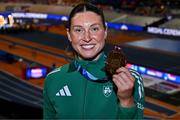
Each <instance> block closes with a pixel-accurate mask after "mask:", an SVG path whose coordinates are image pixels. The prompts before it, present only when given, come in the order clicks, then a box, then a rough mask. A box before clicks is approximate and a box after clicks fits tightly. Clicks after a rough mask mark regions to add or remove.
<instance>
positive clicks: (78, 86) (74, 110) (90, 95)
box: [43, 55, 144, 119]
mask: <svg viewBox="0 0 180 120" xmlns="http://www.w3.org/2000/svg"><path fill="white" fill-rule="evenodd" d="M105 59H106V57H105V55H101V57H100V58H99V59H98V60H97V61H83V60H77V59H76V62H78V63H79V64H80V65H81V66H82V67H84V68H85V69H86V70H87V71H89V72H90V73H91V74H93V75H94V76H96V77H98V78H103V77H105V72H104V70H103V68H104V66H105ZM131 73H132V75H133V76H134V77H135V87H134V93H133V95H134V101H135V103H136V104H135V106H133V107H130V108H124V107H122V106H120V103H119V101H118V98H117V95H116V89H115V88H116V87H115V85H114V84H113V82H112V80H109V81H107V82H94V81H90V80H87V79H86V78H85V77H84V76H82V75H81V74H80V72H78V71H77V70H76V68H75V66H74V61H73V62H72V63H70V64H66V65H64V66H62V67H60V68H58V69H56V70H54V71H52V72H51V73H49V74H48V75H47V77H46V80H45V86H44V106H43V107H44V108H43V117H44V119H75V118H76V119H123V118H125V119H142V118H143V109H144V107H143V105H144V89H143V82H142V78H141V76H140V75H139V74H138V73H137V72H135V71H133V70H131Z"/></svg>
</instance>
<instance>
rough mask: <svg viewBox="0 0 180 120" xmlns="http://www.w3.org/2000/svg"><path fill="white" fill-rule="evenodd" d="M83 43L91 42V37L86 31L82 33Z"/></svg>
mask: <svg viewBox="0 0 180 120" xmlns="http://www.w3.org/2000/svg"><path fill="white" fill-rule="evenodd" d="M84 41H85V42H90V41H91V35H90V33H89V31H86V32H85V33H84Z"/></svg>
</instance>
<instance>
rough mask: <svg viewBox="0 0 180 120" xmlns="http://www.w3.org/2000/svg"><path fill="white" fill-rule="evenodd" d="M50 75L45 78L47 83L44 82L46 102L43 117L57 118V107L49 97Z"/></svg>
mask: <svg viewBox="0 0 180 120" xmlns="http://www.w3.org/2000/svg"><path fill="white" fill-rule="evenodd" d="M47 82H48V77H47V78H46V79H45V84H44V91H43V96H44V102H43V119H55V109H54V107H53V105H52V103H51V101H50V99H49V94H48V86H49V84H48V83H47Z"/></svg>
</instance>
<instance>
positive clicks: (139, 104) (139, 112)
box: [118, 70, 145, 119]
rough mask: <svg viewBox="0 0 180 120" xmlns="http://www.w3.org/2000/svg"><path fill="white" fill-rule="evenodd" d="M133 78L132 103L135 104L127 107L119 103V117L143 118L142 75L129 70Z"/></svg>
mask: <svg viewBox="0 0 180 120" xmlns="http://www.w3.org/2000/svg"><path fill="white" fill-rule="evenodd" d="M130 71H131V73H132V75H133V76H134V78H135V84H134V92H133V97H134V103H135V105H134V106H132V107H129V108H125V107H122V106H121V105H119V116H118V118H119V119H143V115H144V100H145V98H144V85H143V80H142V77H141V75H140V74H139V73H137V72H136V71H134V70H130Z"/></svg>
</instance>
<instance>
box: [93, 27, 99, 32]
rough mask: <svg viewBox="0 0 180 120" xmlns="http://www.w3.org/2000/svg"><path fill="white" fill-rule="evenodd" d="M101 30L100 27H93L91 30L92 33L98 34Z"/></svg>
mask: <svg viewBox="0 0 180 120" xmlns="http://www.w3.org/2000/svg"><path fill="white" fill-rule="evenodd" d="M99 29H100V28H99V27H93V28H91V31H92V32H97V31H99Z"/></svg>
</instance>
